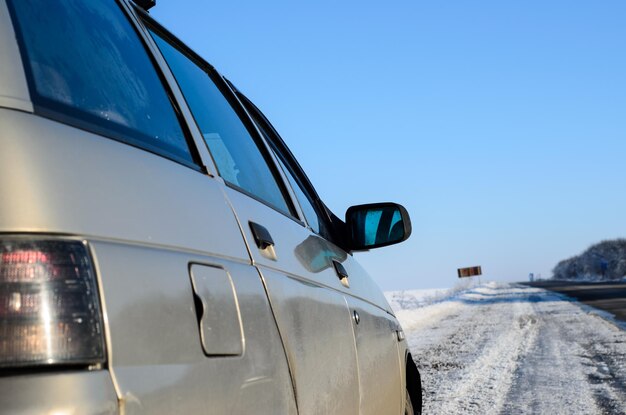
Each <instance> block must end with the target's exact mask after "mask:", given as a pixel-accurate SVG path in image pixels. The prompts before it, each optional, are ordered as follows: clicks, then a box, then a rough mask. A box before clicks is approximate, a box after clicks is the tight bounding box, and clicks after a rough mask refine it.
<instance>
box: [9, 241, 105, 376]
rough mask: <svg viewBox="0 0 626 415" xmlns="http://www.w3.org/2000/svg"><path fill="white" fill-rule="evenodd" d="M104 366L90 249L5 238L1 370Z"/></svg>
mask: <svg viewBox="0 0 626 415" xmlns="http://www.w3.org/2000/svg"><path fill="white" fill-rule="evenodd" d="M104 360H105V356H104V336H103V332H102V314H101V312H100V304H99V299H98V290H97V285H96V280H95V275H94V271H93V267H92V264H91V260H90V257H89V254H88V252H87V249H86V247H85V245H84V244H83V243H81V242H79V241H68V240H56V239H42V240H32V239H25V238H15V239H2V238H0V368H6V367H24V366H34V365H58V364H60V365H68V364H69V365H73V364H79V365H95V364H99V363H103V362H104Z"/></svg>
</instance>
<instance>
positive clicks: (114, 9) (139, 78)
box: [11, 0, 192, 162]
mask: <svg viewBox="0 0 626 415" xmlns="http://www.w3.org/2000/svg"><path fill="white" fill-rule="evenodd" d="M11 4H12V7H13V10H14V13H15V17H16V20H17V22H16V23H17V24H16V27H18V28H19V29H20V30H19V32H20V33H21V37H22V41H23V46H24V50H22V53H23V54H24V56H25V59H27V65H26V69H27V72H30V78H31V82H32V85H31V94H32V95H33V97H32V98H33V102H34V103H35V104H36V106H37V107H38V109H39V110H40V111H42V110H45V111H47V114H49V115H50V114H62V115H63V116H64V118H63V121H66V122H68V123H73V122H78V123H80V124H79V126H81V127H83V128H87V129H95V131H96V132H103V133H104V134H106V135H110V136H111V137H113V138H116V139H119V140H123V141H127V142H129V143H131V144H134V145H138V146H141V147H145V148H148V149H150V150H158V152H166V153H167V155H169V156H174V157H175V158H178V159H182V160H185V161H187V162H191V161H192V157H191V154H190V151H189V147H188V145H187V142H186V138H185V136H184V134H183V131H182V129H181V126H180V124H179V122H178V119H177V117H176V113H175V112H174V109H173V107H172V104H171V103H170V100H169V98H168V96H167V93H166V92H165V89H164V88H163V84H162V83H161V80H160V79H159V76H158V75H157V72H156V71H155V68H154V66H153V64H152V62H151V61H150V58H149V57H148V54H147V53H146V50H145V49H144V46H143V45H142V43H141V41H140V39H139V37H138V36H137V34H136V33H135V30H134V29H133V27H132V26H131V24H130V23H129V21H128V19H127V18H126V16H125V15H124V13H123V12H122V11H121V10H120V8H119V6H118V5H117V3H116V2H114V1H85V0H55V1H49V0H28V1H23V0H15V1H12V2H11Z"/></svg>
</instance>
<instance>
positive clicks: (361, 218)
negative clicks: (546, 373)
mask: <svg viewBox="0 0 626 415" xmlns="http://www.w3.org/2000/svg"><path fill="white" fill-rule="evenodd" d="M143 7H144V8H146V5H145V4H144V5H143ZM0 61H1V62H2V65H0V126H1V130H0V131H1V132H0V195H2V199H1V200H2V202H0V254H1V257H0V333H1V334H2V336H1V337H0V373H2V376H1V377H0V405H1V407H2V408H3V411H7V413H20V414H30V413H55V414H61V413H63V414H65V413H67V414H91V413H93V414H104V413H121V414H136V413H137V414H139V413H142V414H144V413H145V414H160V413H163V414H172V413H181V414H182V413H185V414H187V413H189V414H190V413H216V414H221V413H224V414H226V413H229V414H239V413H251V412H254V413H265V414H295V413H299V414H383V413H385V414H387V413H389V414H401V413H404V412H405V411H409V407H410V406H412V407H413V410H414V411H415V412H419V410H420V409H419V408H420V407H421V388H420V380H419V373H418V371H417V368H416V366H415V364H414V362H413V359H412V357H411V355H410V353H409V350H408V348H407V344H406V340H405V339H404V333H403V332H402V329H401V327H400V325H399V323H398V321H397V319H396V318H395V317H394V314H393V311H392V310H391V308H390V307H389V305H388V303H387V301H386V300H385V297H384V296H383V294H382V292H381V291H380V289H379V288H378V287H377V286H376V284H375V283H374V282H373V281H372V279H371V278H370V277H369V276H368V274H367V273H366V272H365V271H364V270H363V269H362V268H361V266H360V265H359V264H358V263H357V262H356V260H355V259H354V258H353V256H352V252H353V251H356V250H363V249H372V248H375V247H378V246H385V245H389V244H392V243H397V242H400V241H402V240H404V239H406V238H408V236H409V235H410V222H409V219H408V214H407V213H406V211H405V210H404V209H403V208H401V207H400V206H399V205H395V204H389V203H388V204H374V205H362V206H356V207H353V208H351V210H349V212H348V215H347V218H346V221H342V220H340V219H339V218H338V217H336V216H335V215H333V214H332V213H331V212H330V211H329V210H328V209H327V208H326V207H325V205H324V204H323V203H322V202H321V200H320V199H319V197H318V196H317V193H316V192H315V189H314V188H313V187H312V185H311V183H310V182H309V180H308V179H307V178H306V175H305V174H304V172H303V171H302V169H301V168H300V166H299V165H298V163H297V161H296V160H295V158H294V157H293V155H292V154H291V152H290V151H289V150H288V148H287V147H286V145H285V143H284V142H283V140H282V139H281V138H280V136H279V135H278V133H277V132H276V131H275V130H274V128H273V127H272V126H271V124H270V123H269V121H268V120H267V119H266V118H265V117H264V116H263V114H262V113H261V112H260V111H259V110H258V109H257V108H256V107H255V106H254V104H253V103H252V102H251V101H250V100H248V98H246V97H245V96H244V95H243V94H242V93H241V92H240V91H238V90H237V89H236V88H235V87H234V86H233V85H232V84H231V83H230V82H229V81H228V80H226V79H225V78H223V77H222V76H221V75H220V74H219V73H218V72H217V71H216V70H215V69H214V68H213V67H212V66H211V65H209V64H208V63H207V62H206V61H204V60H203V59H202V58H201V57H200V56H198V55H197V54H195V53H194V52H193V51H191V50H190V49H189V48H188V47H186V46H185V45H184V44H183V43H182V42H181V41H180V40H178V39H177V38H176V37H175V36H174V35H173V34H172V33H170V32H169V31H167V30H166V29H165V28H163V27H162V26H160V25H159V24H158V23H157V22H155V21H154V20H153V19H151V18H150V17H149V15H148V14H147V12H146V11H145V10H144V9H143V8H142V7H140V6H138V5H137V4H135V3H132V2H130V1H127V0H119V1H114V0H107V1H95V0H94V1H84V0H60V1H56V2H50V1H43V0H39V1H28V2H25V1H19V0H0ZM383 222H385V223H384V224H383ZM394 225H395V226H394ZM381 230H382V232H381ZM407 391H408V392H407ZM407 396H408V398H407ZM409 404H410V405H409Z"/></svg>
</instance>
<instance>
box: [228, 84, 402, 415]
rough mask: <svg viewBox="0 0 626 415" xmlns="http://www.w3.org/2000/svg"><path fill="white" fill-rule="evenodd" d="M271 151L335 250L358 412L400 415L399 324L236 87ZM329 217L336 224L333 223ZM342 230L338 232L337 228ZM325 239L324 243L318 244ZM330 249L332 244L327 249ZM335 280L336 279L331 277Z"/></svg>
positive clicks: (311, 221)
mask: <svg viewBox="0 0 626 415" xmlns="http://www.w3.org/2000/svg"><path fill="white" fill-rule="evenodd" d="M237 93H238V96H239V97H240V99H241V101H242V103H243V104H244V105H245V107H246V109H247V110H248V111H249V113H250V114H251V116H252V118H253V119H254V121H255V123H256V124H257V126H258V127H259V129H260V131H261V132H262V134H263V136H264V137H265V138H266V140H267V142H268V144H269V146H270V148H271V149H272V151H273V153H274V155H275V156H276V157H275V158H276V160H277V162H278V164H279V166H280V167H281V169H282V172H283V173H284V175H285V176H286V178H287V181H288V182H289V185H290V186H291V188H292V189H293V192H294V194H295V196H296V199H297V201H298V204H299V206H300V208H301V210H302V212H303V214H304V218H305V220H306V221H307V224H308V227H309V229H310V230H311V231H312V232H313V233H314V234H315V235H316V236H315V240H316V244H318V245H320V246H322V245H323V246H325V248H324V249H330V250H331V251H334V252H336V253H337V257H334V258H332V260H333V261H337V262H336V263H335V264H334V268H336V269H335V271H336V275H335V276H337V277H339V278H340V282H341V284H340V285H337V289H338V290H340V291H341V292H342V293H343V294H344V297H345V299H346V302H347V304H348V308H349V309H350V313H351V315H352V318H353V325H352V328H353V333H354V337H355V343H356V348H357V360H358V367H359V371H358V373H359V396H360V410H359V413H360V414H399V413H401V411H402V402H403V399H404V386H403V378H404V377H403V376H402V373H403V372H402V368H403V364H402V360H403V359H402V360H401V359H400V356H399V349H398V340H399V339H398V331H399V324H398V322H397V320H396V319H395V317H394V316H393V315H392V314H391V310H390V308H389V305H388V304H387V302H386V300H385V299H384V297H383V296H382V293H381V291H380V289H379V288H378V287H377V286H376V284H375V283H374V282H373V281H372V279H371V278H370V276H369V275H368V274H367V272H366V271H365V270H364V269H363V268H362V267H361V266H360V265H359V264H358V262H357V261H356V260H355V259H354V258H353V256H352V255H348V254H347V253H346V252H345V251H343V250H342V249H341V248H339V247H338V246H336V245H335V244H333V243H332V242H330V241H332V240H338V243H343V244H345V243H346V242H345V241H342V240H341V235H337V230H336V228H337V227H340V226H342V225H343V224H342V223H338V222H339V221H338V219H337V218H333V217H332V216H333V215H332V214H331V213H330V212H328V210H327V208H326V207H325V206H324V205H323V203H321V201H320V200H319V197H318V196H317V193H316V192H315V189H314V188H313V187H312V185H311V184H310V182H309V180H308V179H307V178H306V175H305V174H304V172H303V171H302V169H301V168H300V166H299V165H298V163H297V161H296V160H295V158H294V157H293V155H292V154H291V152H290V151H289V149H288V148H287V147H286V145H285V144H284V142H283V141H282V139H281V138H280V136H279V135H278V133H277V132H276V130H275V129H274V128H273V127H272V125H271V124H270V122H269V121H268V120H267V118H265V116H264V115H263V114H262V113H261V111H260V110H259V109H258V108H257V107H256V106H255V105H254V104H253V103H252V102H251V101H250V100H249V99H247V98H246V97H245V96H244V95H243V94H241V93H240V92H239V91H237ZM333 219H334V222H335V225H333ZM340 232H341V231H340ZM322 241H323V242H322ZM329 247H331V248H329ZM315 255H319V254H317V253H316V251H315V250H312V251H311V252H310V253H307V254H306V255H301V258H303V259H306V260H305V261H303V262H304V263H307V262H309V263H313V262H315V261H316V260H317V258H315ZM334 282H335V284H336V281H334Z"/></svg>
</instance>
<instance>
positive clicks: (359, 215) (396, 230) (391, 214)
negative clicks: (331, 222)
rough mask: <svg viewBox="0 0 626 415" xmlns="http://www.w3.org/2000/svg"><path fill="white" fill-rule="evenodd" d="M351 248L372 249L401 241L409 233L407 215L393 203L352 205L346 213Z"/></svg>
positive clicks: (409, 226) (409, 225) (404, 210)
mask: <svg viewBox="0 0 626 415" xmlns="http://www.w3.org/2000/svg"><path fill="white" fill-rule="evenodd" d="M346 222H347V224H348V226H349V228H350V231H351V233H352V235H351V236H352V245H353V249H372V248H377V247H380V246H386V245H391V244H395V243H398V242H402V241H404V240H406V239H407V238H408V237H409V235H410V234H411V222H410V220H409V215H408V213H407V211H406V209H404V208H403V207H402V206H400V205H397V204H395V203H380V204H373V205H361V206H353V207H351V208H350V209H348V212H347V213H346Z"/></svg>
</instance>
